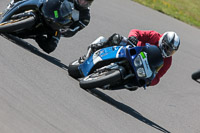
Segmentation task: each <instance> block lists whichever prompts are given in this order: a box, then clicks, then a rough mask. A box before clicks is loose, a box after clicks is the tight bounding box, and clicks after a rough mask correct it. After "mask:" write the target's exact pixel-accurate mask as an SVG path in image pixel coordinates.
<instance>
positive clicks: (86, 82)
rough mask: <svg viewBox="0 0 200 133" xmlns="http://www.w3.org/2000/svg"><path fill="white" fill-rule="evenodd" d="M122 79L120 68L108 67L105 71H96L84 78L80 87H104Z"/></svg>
mask: <svg viewBox="0 0 200 133" xmlns="http://www.w3.org/2000/svg"><path fill="white" fill-rule="evenodd" d="M120 80H121V73H120V70H116V69H114V70H109V69H106V70H105V71H103V72H100V71H97V72H94V73H92V74H90V75H88V76H86V77H84V78H83V79H82V80H80V82H79V84H80V87H81V88H83V89H93V88H96V87H103V86H105V85H109V84H111V83H115V82H118V81H120Z"/></svg>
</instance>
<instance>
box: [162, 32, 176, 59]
mask: <svg viewBox="0 0 200 133" xmlns="http://www.w3.org/2000/svg"><path fill="white" fill-rule="evenodd" d="M179 45H180V38H179V37H178V35H177V34H176V33H175V32H172V31H170V32H165V33H164V34H163V35H162V37H161V38H160V40H159V47H160V49H161V51H162V55H163V57H164V58H166V57H170V56H172V55H173V54H174V53H175V52H176V51H177V50H178V48H179Z"/></svg>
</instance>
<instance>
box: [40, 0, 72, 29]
mask: <svg viewBox="0 0 200 133" xmlns="http://www.w3.org/2000/svg"><path fill="white" fill-rule="evenodd" d="M42 12H43V15H44V18H45V21H46V23H47V25H49V26H50V27H51V28H52V29H54V30H59V29H61V28H65V27H67V26H69V25H70V23H71V22H72V21H71V19H72V6H71V4H70V2H69V1H68V0H46V1H45V2H44V4H43V7H42Z"/></svg>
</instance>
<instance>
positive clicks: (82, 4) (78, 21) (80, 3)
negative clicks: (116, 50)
mask: <svg viewBox="0 0 200 133" xmlns="http://www.w3.org/2000/svg"><path fill="white" fill-rule="evenodd" d="M18 1H21V0H12V1H11V2H10V4H9V5H8V7H7V10H8V9H10V8H11V7H12V6H13V5H14V3H16V2H18ZM49 1H50V0H49ZM51 1H52V0H51ZM60 1H61V2H62V1H63V0H60ZM68 1H69V2H70V3H71V4H72V5H73V7H74V8H73V11H72V22H73V23H72V24H71V25H70V26H68V27H65V26H63V27H59V29H58V28H57V29H56V28H55V27H54V26H51V29H50V30H48V33H47V35H45V34H44V35H41V33H40V35H37V36H36V37H35V38H33V37H32V38H33V39H35V41H36V42H37V43H38V45H39V46H40V48H41V49H43V51H45V52H46V53H51V52H53V51H54V50H55V49H56V47H57V44H58V42H59V40H60V37H62V36H63V37H72V36H74V35H75V34H76V33H77V32H78V31H80V30H82V29H84V28H85V27H86V26H87V25H88V24H89V22H90V6H91V4H92V2H93V1H94V0H68ZM46 3H48V2H46ZM44 6H47V8H48V7H49V8H51V5H48V4H46V5H44ZM39 32H42V31H41V30H40V31H39ZM19 37H21V38H28V37H26V36H24V35H22V36H19Z"/></svg>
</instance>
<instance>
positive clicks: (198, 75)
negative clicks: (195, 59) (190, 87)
mask: <svg viewBox="0 0 200 133" xmlns="http://www.w3.org/2000/svg"><path fill="white" fill-rule="evenodd" d="M192 79H194V80H197V79H200V70H199V71H197V72H194V73H193V74H192Z"/></svg>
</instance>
